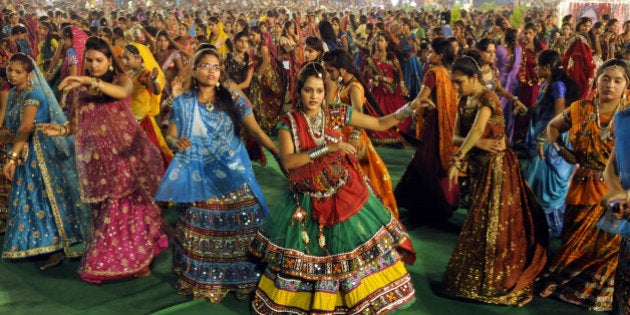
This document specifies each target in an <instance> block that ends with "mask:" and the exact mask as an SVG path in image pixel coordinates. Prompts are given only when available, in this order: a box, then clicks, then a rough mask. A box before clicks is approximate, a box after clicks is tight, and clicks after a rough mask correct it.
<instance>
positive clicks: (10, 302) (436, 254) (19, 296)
mask: <svg viewBox="0 0 630 315" xmlns="http://www.w3.org/2000/svg"><path fill="white" fill-rule="evenodd" d="M378 151H379V152H380V153H381V155H382V157H383V159H384V160H385V162H386V163H387V165H388V167H389V170H390V173H391V176H392V178H393V179H394V184H396V182H397V181H398V179H399V178H400V175H401V174H402V172H403V170H404V168H405V166H406V164H407V163H408V161H409V160H410V158H411V155H412V154H413V151H412V150H411V149H394V148H378ZM254 168H255V171H256V175H257V178H258V180H259V182H260V184H261V186H262V188H263V191H264V193H265V197H266V198H267V201H268V202H269V203H270V206H273V203H274V201H275V200H278V196H280V195H281V194H283V193H284V192H285V189H286V187H287V183H286V180H285V179H284V178H283V176H282V174H281V173H280V171H279V170H278V166H277V164H275V162H274V161H273V159H270V162H269V165H268V166H267V167H261V166H259V165H255V166H254ZM164 215H165V217H166V219H167V220H168V221H169V222H171V223H172V222H174V221H175V220H174V218H175V213H173V210H166V211H165V213H164ZM401 215H402V216H404V215H405V212H404V210H402V211H401ZM464 216H465V211H458V212H457V213H456V215H455V216H454V218H453V219H452V222H453V223H454V224H457V225H461V224H462V222H463V220H464ZM409 234H410V236H411V238H412V241H413V244H414V246H415V249H416V251H417V261H416V263H415V264H414V265H413V266H409V267H408V269H409V272H410V274H411V276H412V278H413V283H414V285H415V288H416V301H415V303H414V304H413V305H412V306H411V307H410V308H409V309H406V310H401V311H398V312H396V314H414V315H420V314H440V315H441V314H448V315H450V314H490V315H491V314H545V315H556V314H567V315H568V314H572V315H573V314H589V312H585V311H583V310H582V309H581V308H579V307H577V306H574V305H570V304H567V303H563V302H560V301H555V300H552V299H543V298H540V297H536V298H534V300H533V301H532V302H531V303H530V304H528V305H526V306H524V307H522V308H518V307H506V306H493V305H485V304H479V303H470V302H464V301H457V300H452V299H447V298H443V297H440V296H437V295H436V294H435V293H434V292H433V290H432V287H433V286H434V285H435V284H436V283H439V281H440V279H441V277H442V273H443V271H444V269H445V268H446V264H447V262H448V259H449V256H450V254H451V251H452V249H453V247H454V244H455V242H456V240H457V234H456V232H447V231H443V230H438V229H435V228H431V227H418V228H415V229H413V230H410V231H409ZM171 257H172V252H171V250H167V251H165V252H163V253H161V254H160V255H159V256H158V257H157V258H156V260H155V262H154V263H153V266H152V270H153V273H152V275H151V276H150V277H147V278H139V279H130V280H124V281H115V282H110V283H105V284H102V285H94V284H89V283H86V282H84V281H82V280H80V279H79V277H78V275H77V274H76V269H77V266H78V261H64V262H63V264H62V265H61V266H59V267H57V268H54V269H52V270H47V271H40V270H39V268H38V267H39V265H41V264H42V263H43V260H26V261H11V262H9V261H6V260H4V261H1V262H0V314H29V315H30V314H45V315H53V314H212V315H224V314H249V313H250V311H249V303H247V302H241V301H238V300H236V298H235V297H234V296H233V295H230V296H228V297H227V298H226V299H225V300H224V301H223V302H222V303H221V304H219V305H214V304H211V303H210V302H208V301H193V300H192V299H191V298H190V297H186V296H180V295H178V294H177V293H176V292H175V290H174V289H173V283H174V282H175V280H176V277H175V275H174V274H173V273H172V272H171ZM592 314H596V313H592Z"/></svg>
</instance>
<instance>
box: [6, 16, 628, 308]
mask: <svg viewBox="0 0 630 315" xmlns="http://www.w3.org/2000/svg"><path fill="white" fill-rule="evenodd" d="M81 13H82V12H81V11H67V12H64V11H53V10H50V11H48V10H47V9H46V8H45V7H44V6H43V5H40V6H39V7H38V8H36V10H34V9H33V8H30V9H28V10H26V11H20V10H12V9H11V8H5V9H4V10H2V16H1V18H0V24H1V25H0V26H2V36H1V37H2V39H1V41H0V57H1V58H2V59H1V60H0V117H1V118H0V121H1V122H3V123H0V125H2V129H1V130H0V146H1V149H2V150H4V151H5V152H6V157H5V158H4V159H3V161H4V163H3V173H4V178H3V179H2V182H0V192H1V193H2V194H0V210H1V211H0V219H2V221H3V228H4V229H5V231H4V233H5V234H4V246H3V251H2V257H3V258H5V259H18V258H25V257H33V256H40V255H46V256H47V257H48V260H47V261H46V263H45V264H43V265H42V266H41V269H43V270H45V269H49V268H52V267H55V266H57V265H59V264H60V263H62V261H63V260H64V259H65V258H69V259H71V258H80V259H81V263H80V266H79V270H78V273H79V275H80V277H81V279H83V280H85V281H88V282H91V283H101V282H103V281H109V280H117V279H123V278H128V277H146V276H149V275H150V274H151V268H150V266H151V263H152V261H153V259H154V258H155V257H156V255H158V254H159V253H160V252H161V251H163V250H165V249H167V248H168V247H169V237H170V238H171V240H172V246H173V269H174V271H175V273H176V274H177V275H178V281H177V283H176V289H177V290H178V291H179V292H180V293H181V294H185V295H192V296H193V297H194V298H195V299H208V300H210V301H211V302H213V303H220V302H221V301H222V300H223V299H224V298H225V297H226V296H227V295H228V294H229V293H230V292H234V293H235V295H236V298H237V299H240V300H247V301H251V307H252V312H254V313H257V314H271V313H282V312H291V313H296V314H307V313H312V312H315V313H333V312H334V313H365V314H376V313H379V314H381V313H388V312H391V311H393V310H395V309H400V308H406V307H409V306H410V305H411V303H413V301H414V300H415V299H416V298H420V299H421V297H419V296H418V297H417V296H416V295H415V291H414V286H413V283H412V281H411V276H410V275H409V273H408V271H407V269H406V267H405V264H408V265H411V264H413V263H414V261H415V260H416V253H415V251H414V247H413V244H412V243H411V241H410V239H409V236H408V234H407V229H408V228H409V229H410V228H413V227H415V226H418V225H424V224H430V225H435V226H438V227H444V226H446V225H447V224H448V223H447V222H448V219H449V218H450V217H451V216H452V214H453V213H454V211H456V210H457V209H458V208H464V209H466V211H467V214H466V219H465V222H464V224H463V226H462V227H461V232H460V236H459V239H458V241H457V243H456V245H455V248H454V250H453V253H452V256H451V258H450V260H449V263H448V265H447V267H446V270H445V272H444V277H443V280H442V283H441V285H440V286H439V288H437V289H436V294H441V295H445V296H449V297H453V298H458V299H464V300H474V301H480V302H485V303H491V304H500V305H516V306H523V305H526V304H527V303H529V302H530V301H531V300H532V299H533V297H534V295H535V294H538V295H540V296H542V297H555V298H557V299H560V300H563V301H566V302H568V303H573V304H577V305H579V306H581V307H583V308H584V309H587V310H593V311H611V310H614V311H615V312H616V313H619V314H630V303H628V301H629V297H630V284H628V283H630V279H629V278H628V275H627V273H628V272H630V263H629V261H630V258H628V257H630V242H629V241H628V236H629V235H630V222H629V221H630V219H629V217H630V210H629V209H630V207H629V206H628V205H629V204H630V190H629V188H630V182H628V180H629V179H628V178H627V177H628V175H627V174H628V171H627V169H628V168H630V166H628V165H627V164H628V163H625V158H626V157H627V155H630V151H629V150H630V149H629V148H630V146H628V145H626V144H625V142H624V140H623V139H624V138H625V135H626V134H628V133H630V129H628V128H626V126H625V123H624V122H625V121H626V120H627V119H628V117H630V108H628V106H629V104H630V103H628V101H626V98H627V96H630V90H629V86H630V21H625V22H624V23H623V29H622V30H620V27H619V26H620V21H618V20H616V19H614V18H611V17H610V16H608V15H603V16H600V17H597V21H596V22H595V23H593V21H592V20H591V18H587V17H579V18H577V19H575V20H574V18H573V17H572V16H565V17H563V18H562V22H561V24H558V21H557V17H556V15H555V12H553V11H545V10H539V9H532V10H530V11H527V13H526V15H525V21H524V23H523V24H522V25H510V23H509V22H508V16H509V14H510V12H509V11H508V10H505V11H504V10H501V11H497V12H492V11H490V12H484V13H481V12H477V11H472V12H466V11H463V10H461V11H460V12H459V13H460V14H459V18H458V20H456V21H450V18H451V12H450V11H444V12H437V11H436V12H424V11H412V12H404V11H394V10H382V9H378V8H369V7H366V8H365V9H360V10H357V12H353V11H345V12H334V11H327V10H320V9H317V10H314V11H308V12H299V11H297V12H289V11H288V10H287V9H286V8H285V7H280V8H270V9H269V8H266V9H265V10H259V11H258V12H256V13H253V11H250V12H247V13H245V12H243V13H240V12H235V11H232V10H221V8H219V7H214V8H212V9H205V8H204V9H201V8H199V9H198V10H191V11H188V12H187V11H182V10H178V9H167V10H152V9H142V8H139V9H137V10H135V11H129V10H126V11H122V10H120V11H112V12H110V14H104V13H103V12H101V11H92V12H89V14H87V15H85V14H81ZM272 139H275V140H276V141H274V140H272ZM375 144H376V145H389V146H394V147H396V148H400V149H403V148H404V147H407V146H412V148H413V149H415V153H414V155H413V157H412V159H411V160H410V161H409V164H408V166H407V168H406V169H405V171H404V173H403V175H402V177H401V179H400V181H399V183H398V185H396V186H395V187H394V186H393V184H392V178H391V177H390V174H389V171H388V169H387V165H386V164H385V162H384V161H383V159H382V158H381V157H380V156H379V154H378V152H377V150H376V149H375V146H374V145H375ZM263 148H264V149H265V150H267V151H268V152H269V153H270V156H273V157H274V159H275V160H276V161H277V163H278V165H279V166H280V169H281V170H282V173H283V174H284V176H286V177H287V179H288V189H287V192H286V194H285V195H284V196H283V198H280V199H279V200H276V202H275V203H274V206H273V207H271V208H270V207H268V205H267V202H266V200H265V197H264V195H263V192H262V189H261V186H260V184H259V182H258V181H257V179H256V177H255V174H254V172H253V169H252V164H251V162H252V161H255V162H258V163H261V164H263V165H266V164H267V163H268V161H267V155H266V154H265V152H264V150H263ZM263 184H264V183H263ZM166 208H173V209H176V210H177V213H178V217H177V222H176V225H175V227H174V229H173V228H172V227H171V226H170V225H169V224H167V223H165V222H164V221H163V219H162V213H161V212H162V210H163V209H166ZM403 211H404V212H405V217H406V219H405V220H403V221H401V218H400V215H401V213H402V212H403ZM550 238H559V239H560V242H561V245H560V247H559V248H558V249H557V250H555V252H551V251H550V250H549V240H550ZM420 241H422V240H420ZM419 259H423V257H422V256H420V257H419Z"/></svg>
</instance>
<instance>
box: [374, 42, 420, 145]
mask: <svg viewBox="0 0 630 315" xmlns="http://www.w3.org/2000/svg"><path fill="white" fill-rule="evenodd" d="M397 63H398V58H396V56H395V55H394V54H393V53H388V57H387V58H385V59H380V58H377V57H374V56H369V57H367V58H366V59H365V67H368V68H369V69H370V71H372V73H373V74H374V75H380V76H382V77H388V78H393V79H394V82H393V83H387V82H384V81H381V82H374V83H372V86H371V87H370V92H371V93H372V95H373V96H374V99H375V100H376V101H377V102H378V104H370V105H371V106H378V108H379V109H380V111H381V113H382V114H383V115H389V114H391V113H394V112H395V111H396V110H397V109H399V108H400V107H402V106H403V105H405V103H406V102H407V101H406V100H405V97H404V96H403V95H402V92H401V91H400V87H399V86H398V84H397V83H396V82H398V76H397V74H396V67H394V65H395V64H397ZM410 125H411V119H405V120H404V121H402V122H401V123H400V124H398V128H399V129H400V130H401V131H403V132H409V126H410ZM368 135H369V136H370V139H371V140H372V142H374V143H376V144H384V143H401V142H402V137H401V136H400V135H399V134H398V133H397V132H395V131H394V130H392V129H389V130H387V131H381V132H378V131H368Z"/></svg>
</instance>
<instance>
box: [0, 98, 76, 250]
mask: <svg viewBox="0 0 630 315" xmlns="http://www.w3.org/2000/svg"><path fill="white" fill-rule="evenodd" d="M53 99H54V98H53ZM7 104H8V108H7V111H6V117H5V122H6V126H7V128H8V129H9V130H10V131H11V132H12V133H13V134H16V133H17V130H18V128H19V127H20V124H21V120H22V113H23V111H24V109H25V108H26V107H27V106H36V107H37V114H36V116H35V122H36V123H49V122H55V123H63V122H65V120H58V118H63V116H62V115H61V112H60V109H59V104H57V103H56V102H54V103H53V104H51V103H49V102H48V100H47V98H46V96H45V94H44V92H43V91H42V90H41V89H40V88H39V87H31V88H27V89H25V90H22V91H17V90H16V89H15V88H13V89H11V91H10V93H9V99H8V102H7ZM55 106H56V107H55ZM55 110H56V111H57V112H56V111H55ZM55 113H57V114H59V115H57V116H55ZM8 149H9V150H10V149H11V145H9V148H8ZM21 157H22V160H21V162H20V164H19V165H18V166H17V167H16V170H15V175H14V177H13V181H12V186H11V192H10V196H9V200H10V205H9V215H8V223H7V232H6V234H5V238H4V249H3V252H2V258H23V257H29V256H35V255H40V254H46V253H52V252H55V251H58V250H60V249H63V251H64V253H65V255H66V256H67V257H80V256H81V254H82V253H83V244H82V243H81V242H82V240H84V239H85V238H84V235H83V232H84V230H82V227H83V225H82V222H81V220H83V219H84V218H85V215H84V214H85V213H87V211H88V210H87V208H86V207H84V206H83V205H82V204H81V202H80V200H79V193H78V191H77V188H76V182H77V174H76V166H75V159H74V139H73V138H72V137H67V138H62V137H47V136H45V135H44V134H43V133H42V132H41V131H35V132H34V133H33V134H32V137H30V140H29V141H28V142H27V143H26V144H25V147H24V149H22V154H21ZM82 212H83V213H82ZM84 223H87V222H84Z"/></svg>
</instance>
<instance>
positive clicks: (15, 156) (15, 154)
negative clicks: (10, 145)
mask: <svg viewBox="0 0 630 315" xmlns="http://www.w3.org/2000/svg"><path fill="white" fill-rule="evenodd" d="M7 158H8V159H10V158H14V159H17V158H18V154H17V153H15V152H9V154H8V155H7Z"/></svg>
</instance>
